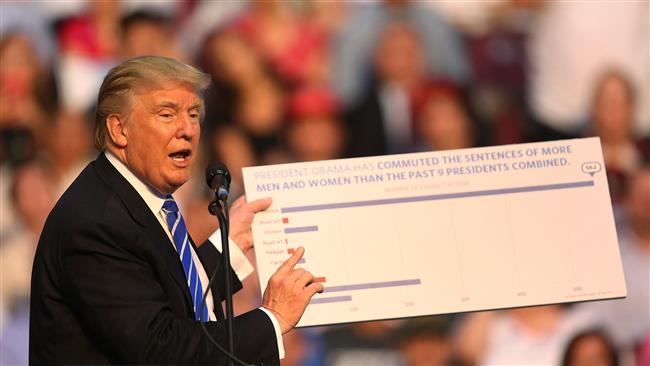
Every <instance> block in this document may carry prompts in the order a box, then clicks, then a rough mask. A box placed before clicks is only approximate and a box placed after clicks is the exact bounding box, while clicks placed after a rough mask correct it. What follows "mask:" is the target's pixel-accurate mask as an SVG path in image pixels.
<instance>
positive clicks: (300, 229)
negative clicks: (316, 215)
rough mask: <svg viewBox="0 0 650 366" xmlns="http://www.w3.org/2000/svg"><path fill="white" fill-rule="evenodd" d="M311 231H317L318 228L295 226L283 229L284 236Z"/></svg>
mask: <svg viewBox="0 0 650 366" xmlns="http://www.w3.org/2000/svg"><path fill="white" fill-rule="evenodd" d="M311 231H318V226H317V225H314V226H296V227H288V228H286V229H284V233H285V234H295V233H308V232H311Z"/></svg>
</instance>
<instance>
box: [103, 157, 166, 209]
mask: <svg viewBox="0 0 650 366" xmlns="http://www.w3.org/2000/svg"><path fill="white" fill-rule="evenodd" d="M104 153H105V154H106V158H107V159H108V161H109V162H110V163H111V164H112V165H113V166H114V167H115V169H117V171H118V172H119V173H120V174H122V176H123V177H124V179H126V181H127V182H129V184H131V186H132V187H133V188H134V189H135V191H136V192H138V194H139V195H140V197H142V199H143V200H144V202H145V203H146V204H147V206H148V207H149V209H150V210H151V212H153V214H154V215H158V213H159V212H160V209H161V208H162V207H163V203H165V198H166V196H165V195H164V194H162V193H160V192H158V191H156V190H155V189H154V188H153V187H151V186H150V185H148V184H147V183H145V182H144V181H143V180H142V179H140V178H138V176H137V175H135V174H134V173H133V172H132V171H131V170H130V169H129V168H128V167H127V166H126V165H124V163H123V162H122V161H121V160H120V159H118V158H117V156H115V155H113V153H111V152H110V151H108V150H106V151H105V152H104Z"/></svg>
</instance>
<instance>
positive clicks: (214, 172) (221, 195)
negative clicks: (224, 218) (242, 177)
mask: <svg viewBox="0 0 650 366" xmlns="http://www.w3.org/2000/svg"><path fill="white" fill-rule="evenodd" d="M231 179H232V178H231V177H230V172H229V171H228V168H227V167H226V165H225V164H224V163H220V162H216V163H212V164H210V165H208V167H207V168H206V169H205V181H206V183H207V184H208V187H210V189H211V190H213V191H214V192H215V193H216V195H217V198H218V199H219V200H220V201H224V202H225V201H227V200H228V192H229V190H230V181H231Z"/></svg>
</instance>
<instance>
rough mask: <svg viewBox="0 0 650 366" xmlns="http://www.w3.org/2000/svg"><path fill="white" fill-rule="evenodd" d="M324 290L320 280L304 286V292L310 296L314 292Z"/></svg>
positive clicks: (320, 292)
mask: <svg viewBox="0 0 650 366" xmlns="http://www.w3.org/2000/svg"><path fill="white" fill-rule="evenodd" d="M323 291H325V287H324V286H323V284H322V283H321V282H312V283H310V284H309V285H307V286H306V287H305V292H306V293H307V295H309V297H310V298H311V297H312V296H314V295H315V294H317V293H318V294H322V293H323Z"/></svg>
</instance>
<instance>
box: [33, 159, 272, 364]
mask: <svg viewBox="0 0 650 366" xmlns="http://www.w3.org/2000/svg"><path fill="white" fill-rule="evenodd" d="M193 245H194V244H193ZM197 254H198V255H199V257H200V259H201V262H202V264H203V266H204V267H205V270H206V272H207V273H208V274H210V273H212V270H213V269H214V268H215V266H216V265H217V263H218V261H219V259H220V254H219V252H218V251H217V250H216V249H215V248H214V246H213V245H211V244H210V243H207V242H206V243H205V245H202V246H200V247H199V248H198V250H197ZM220 273H221V272H219V274H220ZM232 278H233V279H234V281H235V282H236V283H235V286H234V287H235V290H238V289H240V288H241V283H240V282H239V281H238V280H237V277H236V276H235V274H234V272H233V273H232ZM215 282H219V283H216V284H215V285H214V286H213V287H212V294H213V296H214V304H215V305H216V306H215V312H218V313H219V317H220V318H223V315H222V310H221V307H220V306H218V305H219V304H221V301H220V300H219V299H220V298H221V299H222V298H223V290H222V288H223V283H222V281H215ZM204 285H205V284H204ZM206 326H207V328H208V330H209V332H210V333H211V335H212V336H213V338H215V339H216V340H217V342H218V343H219V344H220V345H222V346H227V338H226V331H225V321H218V322H209V323H207V324H206ZM234 333H235V342H234V343H235V353H236V354H237V355H238V356H239V357H240V358H242V359H244V360H245V361H247V362H255V363H260V362H262V363H264V364H266V365H269V364H278V363H279V360H278V350H277V341H276V338H275V331H274V328H273V324H272V322H271V320H270V319H269V317H268V316H267V315H266V314H265V313H264V312H263V311H261V310H259V309H256V310H253V311H251V312H248V313H246V314H243V315H241V316H239V317H236V318H235V320H234ZM29 338H30V339H29V342H30V344H29V358H30V364H46V365H59V364H107V363H116V364H224V363H226V362H227V359H226V358H225V356H224V355H223V354H222V353H221V352H220V351H219V350H218V349H217V348H216V347H215V346H214V345H213V344H212V343H210V342H209V340H208V338H207V337H206V336H205V334H204V333H203V332H202V330H201V327H200V324H199V323H198V322H197V321H195V320H194V313H193V310H192V305H191V298H190V295H189V292H188V288H187V281H186V279H185V274H184V272H183V268H182V265H181V262H180V260H179V257H178V254H177V252H176V250H175V249H174V247H173V245H172V243H171V242H170V240H169V237H168V236H167V234H166V233H165V231H164V230H163V228H162V227H161V225H160V223H159V221H158V220H157V218H156V217H155V216H154V215H153V214H152V212H151V210H150V209H149V208H148V207H147V205H146V204H145V202H144V200H143V199H142V198H141V197H140V195H139V194H138V193H137V192H136V191H135V189H134V188H133V187H132V186H131V185H130V184H129V183H128V182H127V181H126V179H125V178H124V177H123V176H122V175H120V173H118V171H117V170H116V169H115V168H114V167H113V166H112V165H111V163H110V162H109V161H108V160H107V159H106V156H105V155H104V154H100V156H99V157H98V158H97V160H95V161H94V162H92V163H90V164H89V165H88V166H87V167H86V168H85V169H84V171H83V172H82V173H81V174H80V175H79V177H78V178H77V179H76V180H75V181H74V183H73V184H72V185H71V186H70V188H68V190H67V191H66V192H65V193H64V194H63V196H62V197H61V199H60V200H59V202H58V203H57V204H56V206H55V207H54V209H53V210H52V212H51V213H50V216H49V217H48V219H47V222H46V223H45V227H44V229H43V233H42V235H41V239H40V241H39V244H38V249H37V251H36V258H35V260H34V268H33V273H32V295H31V318H30V335H29Z"/></svg>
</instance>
